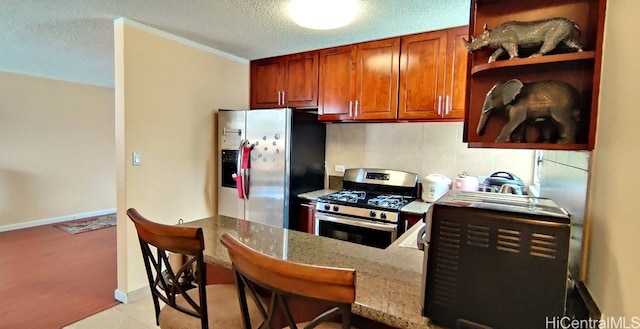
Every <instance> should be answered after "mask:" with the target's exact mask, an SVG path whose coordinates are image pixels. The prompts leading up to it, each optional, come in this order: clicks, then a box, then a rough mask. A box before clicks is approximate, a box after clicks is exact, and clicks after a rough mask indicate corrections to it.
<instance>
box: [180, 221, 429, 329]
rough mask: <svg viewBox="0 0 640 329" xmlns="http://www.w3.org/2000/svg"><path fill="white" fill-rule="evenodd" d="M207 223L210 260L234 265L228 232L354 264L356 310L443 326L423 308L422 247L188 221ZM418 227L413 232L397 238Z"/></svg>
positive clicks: (291, 254) (286, 254)
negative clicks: (225, 242) (373, 244)
mask: <svg viewBox="0 0 640 329" xmlns="http://www.w3.org/2000/svg"><path fill="white" fill-rule="evenodd" d="M183 225H186V226H196V227H202V229H203V231H204V238H205V250H204V257H205V261H206V262H208V263H211V264H214V265H218V266H222V267H225V268H231V262H230V260H229V256H228V254H227V250H226V248H225V247H224V246H223V245H222V244H221V243H220V237H221V236H222V235H223V234H224V233H229V234H231V235H233V236H235V237H237V238H239V239H240V240H241V241H242V242H244V243H245V244H246V245H248V246H250V247H252V248H254V249H256V250H259V251H261V252H263V253H265V254H268V255H271V256H273V257H277V258H281V259H286V260H288V261H292V262H299V263H306V264H316V265H323V266H335V267H346V268H354V269H355V270H356V301H355V303H354V305H353V307H352V311H353V313H354V314H357V315H360V316H363V317H365V318H369V319H372V320H375V321H378V322H381V323H385V324H387V325H390V326H393V327H397V328H407V329H419V328H439V327H438V326H436V325H434V324H432V323H430V321H429V320H428V319H427V318H425V317H423V316H422V315H421V312H420V302H419V298H420V288H421V276H422V258H423V253H422V251H420V250H418V249H414V248H403V247H400V246H399V245H398V244H393V245H391V246H389V248H387V249H377V248H372V247H367V246H363V245H358V244H353V243H349V242H345V241H341V240H337V239H331V238H326V237H319V236H314V235H311V234H307V233H302V232H298V231H293V230H288V229H283V228H278V227H274V226H268V225H263V224H258V223H254V222H249V221H245V220H240V219H234V218H230V217H225V216H216V217H211V218H205V219H201V220H197V221H193V222H188V223H184V224H183ZM412 232H413V234H415V229H412V230H409V231H408V232H407V233H406V234H405V235H403V236H402V237H400V238H399V239H398V240H399V241H401V240H403V239H404V237H406V236H407V235H409V234H412Z"/></svg>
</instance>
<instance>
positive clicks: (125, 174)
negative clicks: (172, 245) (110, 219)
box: [115, 19, 249, 294]
mask: <svg viewBox="0 0 640 329" xmlns="http://www.w3.org/2000/svg"><path fill="white" fill-rule="evenodd" d="M115 67H116V72H115V77H116V80H115V85H116V148H117V153H116V157H117V158H116V160H117V192H118V197H117V211H118V291H119V292H121V293H124V294H128V293H130V292H133V291H136V290H137V289H140V288H142V287H144V286H145V285H147V282H146V277H145V275H144V265H143V263H142V261H141V259H142V257H141V253H140V246H139V244H138V241H137V236H136V232H135V228H134V227H133V224H132V223H131V222H130V220H129V219H128V217H127V216H126V214H125V211H126V209H127V208H129V207H134V208H136V209H138V211H140V213H141V214H142V215H143V216H145V217H148V218H150V219H152V220H154V221H158V222H164V223H168V224H175V223H177V221H178V219H179V218H183V219H184V220H185V221H190V220H195V219H200V218H203V217H207V216H211V215H213V214H215V213H216V212H217V209H216V200H217V196H216V175H215V173H216V168H217V167H216V163H217V152H216V145H217V139H216V134H215V127H216V125H215V121H214V113H216V112H217V109H218V108H247V107H248V105H249V104H248V103H249V63H248V61H246V60H243V59H239V58H236V57H232V56H229V55H226V54H223V53H221V52H219V51H217V50H214V49H210V48H205V47H203V46H200V45H197V44H195V43H193V42H189V41H187V40H184V39H179V38H177V37H175V36H172V35H169V34H167V33H163V32H160V31H157V30H154V29H152V28H149V27H146V26H144V25H141V24H138V23H135V22H131V21H127V20H123V19H119V20H116V21H115ZM133 151H136V152H139V153H140V155H141V164H142V165H141V166H135V167H134V166H132V165H131V153H132V152H133Z"/></svg>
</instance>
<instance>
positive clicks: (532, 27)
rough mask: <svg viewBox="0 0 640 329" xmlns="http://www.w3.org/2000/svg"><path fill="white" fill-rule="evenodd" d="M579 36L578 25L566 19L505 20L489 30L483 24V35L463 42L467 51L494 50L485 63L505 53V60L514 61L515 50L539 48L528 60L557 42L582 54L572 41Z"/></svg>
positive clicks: (542, 53)
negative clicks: (506, 55) (486, 48)
mask: <svg viewBox="0 0 640 329" xmlns="http://www.w3.org/2000/svg"><path fill="white" fill-rule="evenodd" d="M579 34H580V27H579V26H578V24H576V23H575V22H573V21H571V20H569V19H567V18H563V17H555V18H548V19H543V20H538V21H531V22H517V21H509V22H505V23H502V24H500V25H498V26H496V27H494V28H493V29H489V28H487V24H484V32H482V34H481V35H480V36H479V37H477V38H475V37H473V36H471V42H469V41H467V40H463V41H464V44H465V46H466V47H467V49H468V50H469V51H474V50H478V49H480V48H484V47H489V48H493V49H496V51H494V52H493V54H491V56H489V63H492V62H495V61H496V59H497V58H498V57H500V55H502V54H504V53H505V51H506V52H507V53H509V59H514V58H518V47H521V48H534V47H540V48H539V50H538V52H536V53H534V54H532V55H531V56H529V57H537V56H542V55H544V54H546V53H548V52H550V51H552V50H553V49H555V48H556V46H558V44H560V43H563V44H564V45H565V46H567V47H568V48H570V49H572V50H574V51H582V45H581V44H580V42H578V40H576V39H575V37H576V36H578V35H579Z"/></svg>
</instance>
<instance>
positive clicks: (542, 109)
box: [476, 79, 580, 144]
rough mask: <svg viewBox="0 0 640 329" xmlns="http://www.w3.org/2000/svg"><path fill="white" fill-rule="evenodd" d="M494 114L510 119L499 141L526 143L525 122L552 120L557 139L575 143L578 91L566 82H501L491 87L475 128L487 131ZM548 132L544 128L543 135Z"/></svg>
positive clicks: (481, 132) (480, 131)
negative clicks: (490, 118)
mask: <svg viewBox="0 0 640 329" xmlns="http://www.w3.org/2000/svg"><path fill="white" fill-rule="evenodd" d="M494 113H501V114H503V115H506V116H508V118H509V121H508V122H507V123H506V124H505V125H504V126H503V127H502V130H501V131H500V135H498V137H497V138H496V142H497V143H504V142H527V141H526V140H525V124H526V123H534V122H541V121H550V122H554V123H555V126H556V127H557V142H558V143H560V144H572V143H575V141H576V136H575V135H576V125H577V121H579V120H580V109H579V99H578V91H577V90H576V89H575V88H574V87H573V86H571V85H570V84H568V83H566V82H564V81H555V80H548V81H535V82H531V83H522V81H520V80H518V79H511V80H509V81H506V82H498V83H496V84H495V85H494V86H493V87H492V88H491V90H489V92H488V93H487V96H486V97H485V100H484V104H483V105H482V114H481V115H480V121H479V122H478V128H477V130H476V132H477V133H478V135H479V136H482V135H483V134H484V130H485V127H486V124H487V120H488V119H489V117H491V115H492V114H494ZM551 119H552V120H551ZM545 134H547V133H546V132H544V131H543V132H542V135H545Z"/></svg>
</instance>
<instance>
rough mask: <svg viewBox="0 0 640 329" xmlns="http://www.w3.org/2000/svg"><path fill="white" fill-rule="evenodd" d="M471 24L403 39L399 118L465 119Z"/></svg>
mask: <svg viewBox="0 0 640 329" xmlns="http://www.w3.org/2000/svg"><path fill="white" fill-rule="evenodd" d="M467 35H468V27H467V26H463V27H458V28H453V29H448V30H441V31H435V32H428V33H421V34H415V35H410V36H406V37H403V38H402V48H401V51H400V54H401V55H400V100H399V106H398V118H399V119H422V120H425V119H443V118H444V119H462V118H463V117H464V107H465V89H466V88H465V86H466V75H467V57H468V55H467V54H468V52H467V50H466V48H465V46H464V43H463V42H462V39H463V38H466V37H467Z"/></svg>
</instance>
